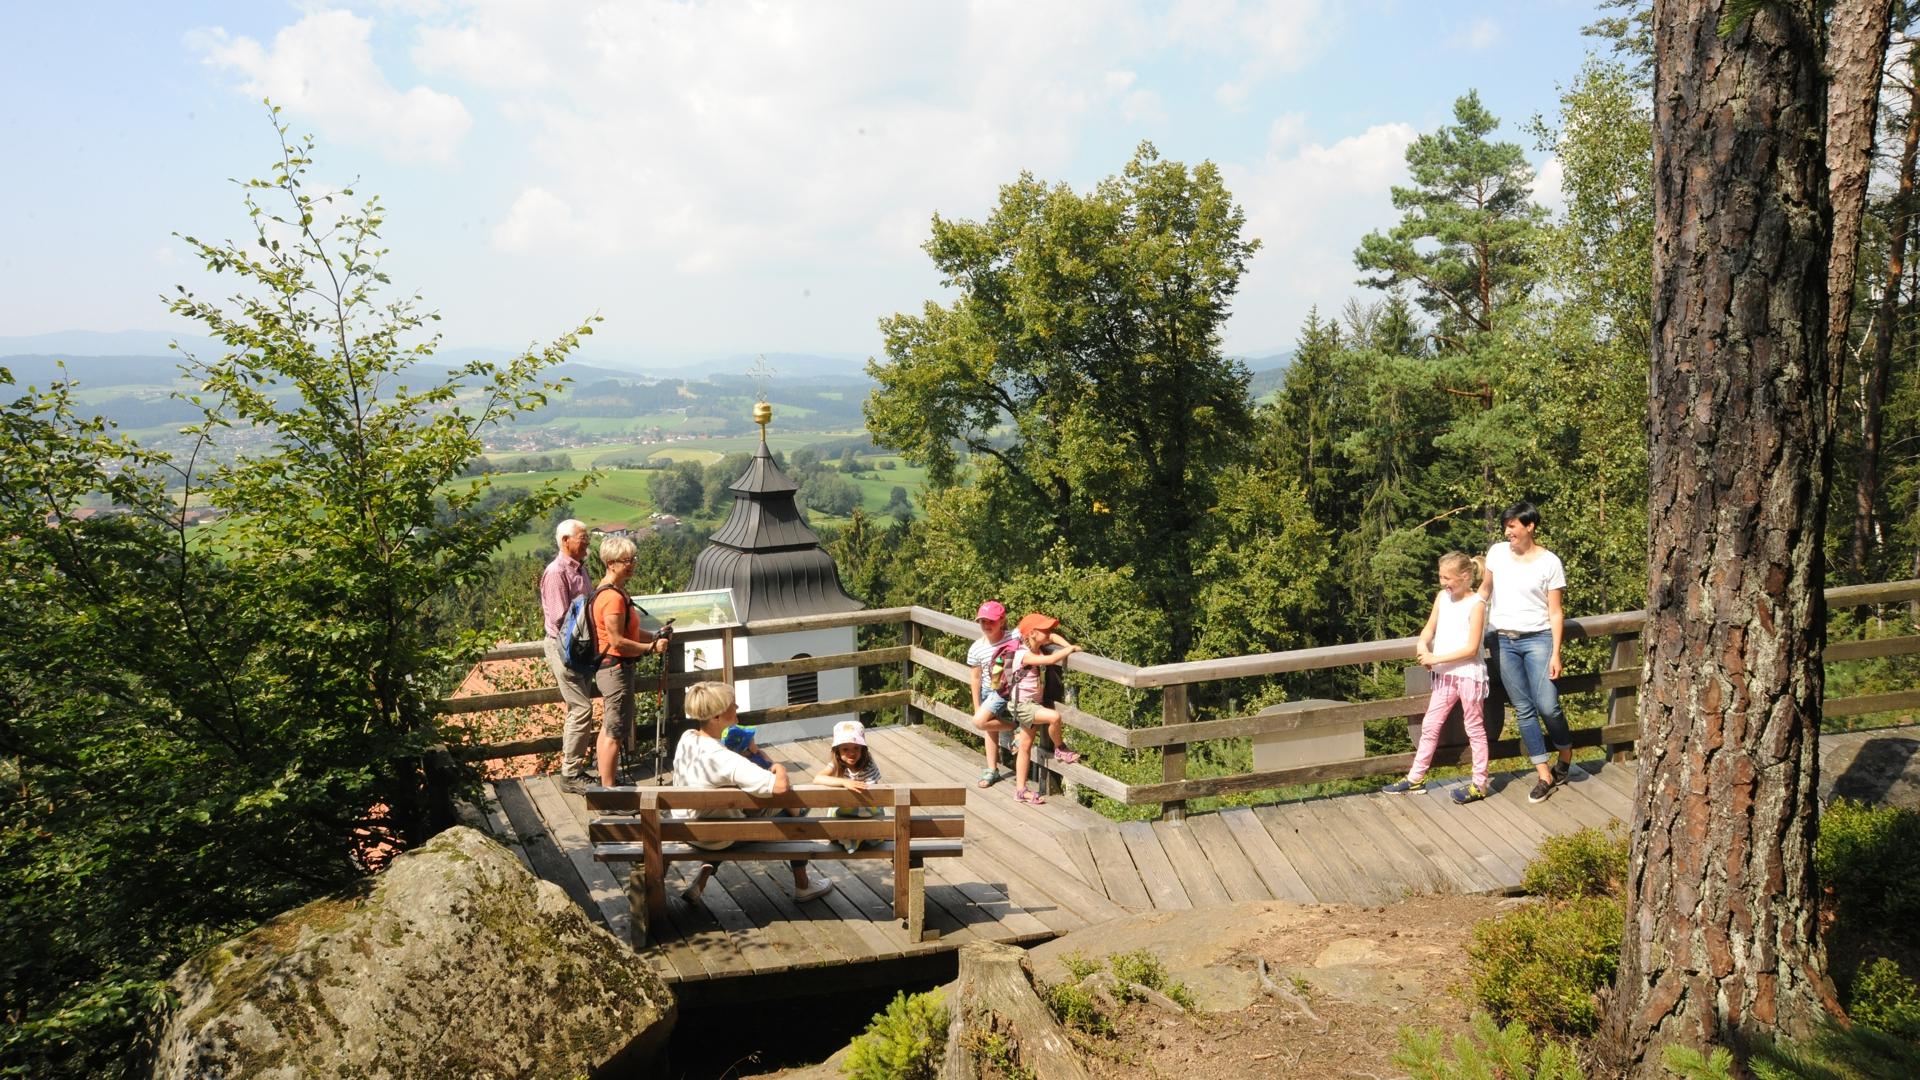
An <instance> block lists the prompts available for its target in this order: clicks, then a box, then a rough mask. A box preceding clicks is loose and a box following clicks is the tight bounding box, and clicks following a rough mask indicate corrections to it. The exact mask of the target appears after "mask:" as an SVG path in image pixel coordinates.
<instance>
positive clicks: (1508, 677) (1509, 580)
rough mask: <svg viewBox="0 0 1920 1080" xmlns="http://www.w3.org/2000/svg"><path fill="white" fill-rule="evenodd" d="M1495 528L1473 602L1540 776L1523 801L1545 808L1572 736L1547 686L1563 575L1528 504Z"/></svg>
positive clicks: (1561, 616) (1569, 762) (1566, 767)
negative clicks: (1479, 606)
mask: <svg viewBox="0 0 1920 1080" xmlns="http://www.w3.org/2000/svg"><path fill="white" fill-rule="evenodd" d="M1501 522H1502V524H1503V525H1504V526H1505V531H1506V534H1507V541H1506V543H1504V544H1495V545H1493V546H1492V547H1490V548H1488V549H1487V576H1486V578H1485V579H1484V580H1482V581H1481V582H1480V595H1481V596H1484V597H1486V598H1487V626H1488V628H1490V629H1491V630H1493V632H1494V633H1495V635H1496V637H1495V648H1496V649H1497V655H1498V657H1499V661H1500V683H1501V685H1502V686H1503V687H1504V688H1505V689H1506V692H1507V700H1509V701H1511V702H1513V719H1514V723H1515V725H1516V726H1518V727H1519V728H1520V742H1521V745H1523V746H1525V747H1526V751H1527V757H1528V759H1529V760H1531V761H1532V762H1533V768H1534V771H1535V772H1537V773H1538V774H1539V782H1538V783H1536V784H1534V786H1533V791H1532V792H1531V793H1530V794H1528V796H1527V801H1528V802H1545V801H1546V798H1547V796H1549V795H1551V794H1553V789H1554V788H1555V787H1556V786H1558V785H1560V784H1563V783H1565V782H1566V781H1567V779H1568V777H1569V776H1570V775H1571V774H1572V768H1573V735H1572V733H1571V732H1569V731H1568V730H1567V714H1566V713H1565V712H1563V711H1562V710H1561V708H1560V692H1559V690H1558V689H1556V688H1555V687H1554V685H1553V680H1555V679H1557V678H1559V677H1560V642H1561V639H1562V637H1563V636H1564V634H1565V622H1566V615H1565V612H1564V611H1563V610H1562V606H1561V602H1562V596H1563V594H1564V593H1565V592H1566V589H1567V573H1566V569H1565V568H1564V567H1562V566H1561V565H1560V557H1559V556H1558V555H1555V554H1554V553H1553V552H1551V551H1548V550H1547V549H1546V548H1543V547H1541V546H1540V545H1539V544H1536V543H1534V540H1533V534H1534V530H1536V529H1538V528H1539V527H1540V511H1539V510H1538V509H1536V508H1535V507H1534V505H1533V504H1532V503H1530V502H1517V503H1514V504H1513V505H1512V506H1510V507H1508V508H1507V512H1506V513H1505V514H1504V515H1502V517H1501ZM1542 725H1544V726H1545V728H1546V732H1545V735H1544V736H1543V735H1542V733H1541V727H1542ZM1548 739H1551V740H1552V741H1553V750H1554V751H1555V752H1557V754H1558V758H1559V760H1558V761H1557V762H1555V761H1553V760H1552V759H1553V758H1554V757H1555V753H1550V752H1549V751H1548V749H1547V740H1548Z"/></svg>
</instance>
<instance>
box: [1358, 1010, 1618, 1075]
mask: <svg viewBox="0 0 1920 1080" xmlns="http://www.w3.org/2000/svg"><path fill="white" fill-rule="evenodd" d="M1393 1063H1394V1064H1395V1065H1398V1066H1400V1067H1401V1068H1403V1069H1405V1070H1407V1074H1408V1075H1409V1076H1412V1077H1413V1078H1414V1080H1490V1078H1493V1077H1499V1078H1500V1080H1585V1074H1584V1073H1582V1072H1581V1071H1580V1064H1579V1062H1578V1061H1576V1060H1575V1059H1574V1056H1573V1053H1572V1052H1571V1051H1569V1050H1568V1049H1567V1048H1566V1047H1565V1046H1563V1045H1561V1044H1560V1043H1557V1042H1555V1041H1553V1040H1552V1039H1535V1038H1534V1036H1533V1035H1532V1033H1531V1032H1529V1031H1528V1030H1527V1026H1526V1025H1525V1024H1523V1023H1520V1022H1519V1021H1515V1022H1513V1023H1510V1024H1508V1025H1507V1026H1506V1027H1504V1028H1503V1027H1501V1026H1500V1025H1499V1024H1497V1023H1495V1022H1494V1019H1493V1017H1491V1016H1488V1015H1487V1014H1486V1013H1480V1012H1477V1013H1474V1014H1473V1031H1472V1033H1471V1034H1460V1035H1456V1036H1454V1037H1453V1038H1452V1039H1451V1040H1449V1039H1448V1038H1447V1037H1446V1036H1445V1035H1444V1034H1442V1033H1441V1032H1438V1031H1434V1030H1431V1029H1427V1030H1416V1029H1413V1028H1404V1029H1402V1030H1401V1032H1400V1050H1399V1052H1397V1053H1395V1054H1394V1055H1393Z"/></svg>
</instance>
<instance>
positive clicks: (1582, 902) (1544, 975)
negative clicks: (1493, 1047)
mask: <svg viewBox="0 0 1920 1080" xmlns="http://www.w3.org/2000/svg"><path fill="white" fill-rule="evenodd" d="M1625 921H1626V919H1625V915H1624V913H1623V912H1622V911H1621V908H1620V905H1619V903H1618V902H1617V901H1615V900H1613V899H1612V898H1611V897H1605V896H1590V897H1583V898H1581V899H1577V900H1571V901H1568V902H1566V903H1562V904H1552V905H1549V904H1536V905H1534V906H1532V907H1527V908H1522V909H1521V910H1519V911H1516V912H1514V913H1513V914H1511V915H1507V916H1504V917H1502V918H1499V919H1493V920H1489V921H1487V922H1483V923H1481V924H1480V925H1479V926H1477V927H1475V928H1474V931H1473V943H1472V944H1471V945H1470V946H1468V949H1467V955H1468V956H1469V957H1471V958H1472V960H1473V965H1474V974H1473V992H1474V996H1475V997H1476V998H1477V999H1478V1000H1479V1002H1480V1004H1481V1005H1482V1006H1483V1007H1485V1008H1486V1009H1487V1011H1488V1012H1490V1013H1492V1014H1493V1017H1494V1019H1496V1020H1499V1021H1501V1022H1502V1023H1513V1022H1516V1021H1517V1022H1519V1023H1520V1024H1521V1025H1522V1026H1523V1027H1526V1028H1528V1029H1530V1030H1534V1031H1544V1032H1552V1033H1557V1034H1563V1035H1579V1034H1585V1033H1587V1032H1590V1031H1592V1030H1593V1029H1594V1026H1595V1025H1596V1024H1597V1023H1598V1022H1599V1011H1598V1007H1597V1006H1596V1004H1595V1002H1594V992H1595V991H1597V990H1599V989H1600V988H1601V987H1603V986H1605V985H1607V984H1608V983H1610V982H1612V981H1613V974H1614V969H1615V967H1616V966H1617V965H1618V963H1619V959H1620V935H1621V933H1622V931H1623V930H1624V928H1625Z"/></svg>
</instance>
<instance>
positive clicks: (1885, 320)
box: [1853, 44, 1920, 575]
mask: <svg viewBox="0 0 1920 1080" xmlns="http://www.w3.org/2000/svg"><path fill="white" fill-rule="evenodd" d="M1916 59H1920V44H1915V45H1911V46H1909V47H1908V49H1907V69H1908V71H1909V72H1912V70H1913V64H1914V61H1915V60H1916ZM1916 150H1920V94H1917V93H1915V92H1914V90H1913V89H1912V88H1911V87H1909V89H1908V91H1907V132H1906V137H1905V139H1904V141H1903V142H1902V143H1901V144H1900V190H1899V193H1898V194H1897V195H1896V196H1895V197H1894V200H1893V210H1892V216H1893V229H1892V232H1891V234H1890V235H1889V236H1888V238H1887V276H1886V287H1885V288H1884V289H1883V290H1882V292H1881V293H1880V312H1879V316H1878V317H1877V318H1876V319H1875V321H1874V334H1873V359H1872V360H1871V361H1869V362H1868V364H1867V370H1866V371H1865V372H1864V374H1865V376H1866V387H1865V390H1864V393H1863V394H1862V397H1863V398H1864V401H1863V403H1862V414H1863V415H1862V416H1861V425H1860V474H1859V476H1858V477H1857V478H1856V480H1855V485H1854V492H1853V572H1854V573H1855V574H1856V575H1858V574H1862V573H1864V572H1865V571H1866V566H1867V554H1868V552H1869V551H1870V550H1871V549H1872V546H1873V516H1874V513H1873V512H1874V503H1875V502H1876V501H1877V500H1878V499H1879V497H1880V435H1881V431H1882V428H1881V415H1880V414H1881V411H1882V409H1883V407H1884V406H1885V405H1886V399H1887V375H1888V372H1889V370H1890V369H1891V368H1892V366H1893V327H1894V324H1895V323H1896V322H1897V321H1898V320H1899V316H1900V278H1901V276H1902V275H1903V274H1904V273H1905V272H1906V259H1907V240H1908V237H1909V236H1910V235H1911V233H1912V229H1913V169H1914V159H1915V151H1916Z"/></svg>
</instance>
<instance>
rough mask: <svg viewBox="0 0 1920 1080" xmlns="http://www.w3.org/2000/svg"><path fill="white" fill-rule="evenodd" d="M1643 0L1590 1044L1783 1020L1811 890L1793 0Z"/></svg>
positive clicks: (1808, 573)
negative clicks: (1648, 280) (1642, 125)
mask: <svg viewBox="0 0 1920 1080" xmlns="http://www.w3.org/2000/svg"><path fill="white" fill-rule="evenodd" d="M1721 13H1722V5H1721V4H1720V3H1718V2H1713V0H1656V3H1655V6H1654V36H1655V90H1654V252H1653V270H1654V297H1653V334H1654V345H1653V357H1652V365H1651V368H1652V372H1651V373H1652V378H1651V387H1650V389H1651V402H1650V407H1651V417H1650V420H1651V424H1650V426H1651V433H1652V448H1651V457H1650V460H1649V466H1650V468H1649V474H1650V480H1651V483H1650V511H1651V528H1650V534H1649V542H1648V556H1649V581H1648V595H1647V624H1646V633H1645V640H1646V650H1647V651H1646V668H1645V673H1644V675H1643V676H1642V680H1641V687H1640V731H1641V735H1640V752H1641V768H1640V779H1639V785H1638V790H1637V794H1636V808H1635V814H1634V823H1633V829H1632V835H1631V863H1630V866H1629V870H1628V875H1627V877H1628V880H1627V932H1626V934H1625V940H1624V943H1623V945H1622V949H1621V963H1620V972H1619V976H1618V978H1617V981H1616V985H1615V989H1614V993H1613V996H1612V998H1611V1000H1610V1003H1609V1008H1608V1017H1607V1026H1606V1032H1607V1034H1608V1036H1609V1039H1608V1046H1609V1049H1610V1051H1611V1052H1612V1053H1614V1054H1616V1055H1617V1056H1618V1064H1619V1065H1620V1066H1621V1067H1622V1068H1623V1069H1624V1070H1625V1071H1627V1072H1629V1073H1631V1074H1634V1075H1638V1076H1658V1075H1660V1074H1661V1067H1660V1062H1659V1055H1658V1053H1657V1052H1656V1051H1657V1047H1658V1046H1660V1045H1661V1044H1665V1043H1675V1042H1677V1043H1682V1044H1686V1045H1690V1046H1694V1047H1700V1048H1705V1047H1707V1046H1709V1045H1710V1044H1714V1043H1732V1044H1734V1045H1736V1046H1738V1045H1739V1044H1740V1043H1741V1042H1742V1041H1743V1040H1744V1038H1745V1037H1747V1036H1751V1035H1760V1034H1767V1035H1772V1034H1777V1033H1780V1032H1785V1033H1787V1034H1804V1033H1806V1032H1808V1031H1809V1030H1811V1028H1812V1025H1813V1024H1814V1022H1815V1020H1816V1019H1817V1018H1818V1017H1819V1016H1820V1015H1821V1014H1822V1012H1823V1010H1824V1009H1826V1008H1828V1007H1830V1006H1831V1005H1832V990H1831V986H1830V985H1829V984H1828V983H1827V980H1826V976H1825V966H1826V962H1825V953H1824V950H1823V949H1822V947H1821V944H1820V940H1819V927H1818V920H1817V918H1816V914H1817V912H1816V903H1817V894H1816V892H1815V888H1814V871H1813V838H1814V830H1815V813H1816V803H1815V781H1816V767H1817V757H1816V751H1817V746H1816V741H1817V740H1816V735H1817V732H1818V722H1819V716H1820V695H1821V688H1822V681H1823V673H1822V669H1821V666H1820V660H1819V657H1820V650H1821V647H1822V645H1823V641H1824V638H1825V623H1826V619H1825V614H1826V613H1825V608H1824V602H1823V600H1822V597H1821V588H1822V586H1823V584H1824V579H1825V571H1826V567H1825V563H1824V561H1823V558H1822V552H1821V546H1820V540H1821V533H1822V527H1823V525H1824V519H1825V507H1826V497H1827V476H1826V472H1827V468H1828V464H1827V449H1828V439H1829V432H1830V428H1829V426H1828V423H1827V413H1826V408H1825V392H1826V389H1827V355H1828V354H1827V352H1826V348H1825V346H1826V339H1825V333H1826V320H1827V292H1826V289H1827V270H1828V256H1829V254H1830V248H1831V236H1832V233H1831V228H1832V219H1831V216H1830V212H1829V210H1828V206H1827V177H1826V165H1825V158H1824V156H1823V150H1822V131H1823V128H1824V125H1823V123H1822V119H1823V112H1824V103H1825V94H1824V87H1823V83H1822V77H1821V71H1820V64H1819V55H1820V54H1819V21H1818V16H1817V15H1816V14H1815V9H1814V4H1813V0H1786V2H1781V3H1775V4H1769V5H1766V6H1764V7H1762V8H1760V10H1759V11H1758V12H1757V13H1756V14H1754V15H1753V16H1752V17H1751V18H1750V19H1748V20H1747V21H1746V22H1745V23H1744V24H1743V25H1741V26H1740V27H1738V28H1737V29H1736V30H1735V31H1734V32H1733V34H1732V35H1730V36H1728V37H1725V38H1722V37H1721V36H1720V34H1719V33H1718V31H1717V28H1716V23H1717V21H1718V19H1719V17H1720V15H1721Z"/></svg>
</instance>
